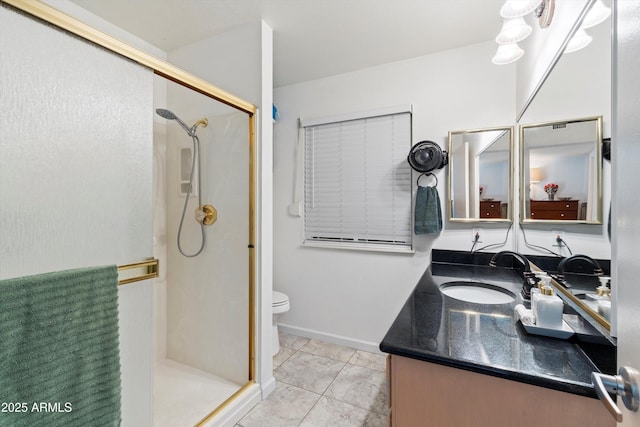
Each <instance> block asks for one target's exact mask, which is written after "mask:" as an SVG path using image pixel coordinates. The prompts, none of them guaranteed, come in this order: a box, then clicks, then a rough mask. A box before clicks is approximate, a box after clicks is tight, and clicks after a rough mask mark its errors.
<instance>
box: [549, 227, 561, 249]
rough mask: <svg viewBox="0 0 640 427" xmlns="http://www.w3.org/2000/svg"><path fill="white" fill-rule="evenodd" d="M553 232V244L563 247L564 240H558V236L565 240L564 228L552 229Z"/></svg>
mask: <svg viewBox="0 0 640 427" xmlns="http://www.w3.org/2000/svg"><path fill="white" fill-rule="evenodd" d="M551 234H552V235H553V244H552V245H551V246H556V247H559V248H561V247H563V246H564V245H563V244H562V242H558V238H560V239H562V240H564V231H562V230H552V231H551Z"/></svg>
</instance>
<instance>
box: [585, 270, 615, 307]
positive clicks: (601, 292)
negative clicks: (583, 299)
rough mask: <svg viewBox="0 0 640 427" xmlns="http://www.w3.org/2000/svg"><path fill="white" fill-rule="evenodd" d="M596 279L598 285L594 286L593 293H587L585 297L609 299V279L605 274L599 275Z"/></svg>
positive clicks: (598, 299) (599, 299)
mask: <svg viewBox="0 0 640 427" xmlns="http://www.w3.org/2000/svg"><path fill="white" fill-rule="evenodd" d="M598 279H599V280H600V286H598V287H597V288H596V293H595V294H587V299H589V300H591V301H610V300H611V289H610V288H609V286H608V285H609V284H610V282H611V279H610V278H609V277H607V276H600V277H598Z"/></svg>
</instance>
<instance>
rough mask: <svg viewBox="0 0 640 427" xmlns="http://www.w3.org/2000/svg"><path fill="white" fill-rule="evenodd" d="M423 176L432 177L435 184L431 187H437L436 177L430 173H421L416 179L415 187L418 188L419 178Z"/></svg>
mask: <svg viewBox="0 0 640 427" xmlns="http://www.w3.org/2000/svg"><path fill="white" fill-rule="evenodd" d="M423 176H432V177H433V179H434V180H435V181H436V182H435V184H433V187H437V186H438V177H437V176H435V175H434V174H432V173H431V172H423V173H421V174H420V175H418V179H417V180H416V185H417V186H418V187H420V178H422V177H423Z"/></svg>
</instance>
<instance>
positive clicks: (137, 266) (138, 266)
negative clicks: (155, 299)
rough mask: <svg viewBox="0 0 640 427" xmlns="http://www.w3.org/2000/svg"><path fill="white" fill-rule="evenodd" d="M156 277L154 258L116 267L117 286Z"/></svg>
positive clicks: (156, 266)
mask: <svg viewBox="0 0 640 427" xmlns="http://www.w3.org/2000/svg"><path fill="white" fill-rule="evenodd" d="M136 273H137V274H136ZM122 276H126V277H122ZM156 277H158V260H157V259H156V258H151V259H148V260H146V261H141V262H136V263H133V264H125V265H119V266H118V278H119V280H118V285H126V284H129V283H134V282H140V281H141V280H147V279H154V278H156Z"/></svg>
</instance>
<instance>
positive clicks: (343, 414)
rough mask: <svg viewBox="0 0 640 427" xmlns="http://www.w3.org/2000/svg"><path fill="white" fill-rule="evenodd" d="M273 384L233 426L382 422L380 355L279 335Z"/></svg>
mask: <svg viewBox="0 0 640 427" xmlns="http://www.w3.org/2000/svg"><path fill="white" fill-rule="evenodd" d="M273 368H274V376H275V378H276V382H277V383H276V384H277V385H276V389H275V391H274V392H273V393H271V395H269V397H268V398H267V399H266V400H264V401H262V402H260V403H259V404H257V405H256V406H255V407H254V408H253V409H252V410H251V411H250V412H249V413H248V414H247V415H246V416H245V417H244V418H242V419H241V420H240V421H239V422H238V424H237V425H236V426H237V427H254V426H255V427H271V426H273V427H285V426H304V427H321V426H331V427H338V426H345V427H347V426H366V427H378V426H380V427H384V426H386V425H387V415H388V409H387V406H386V395H385V393H386V391H385V390H386V384H385V372H384V371H385V356H384V355H382V354H374V353H368V352H365V351H360V350H354V349H352V348H348V347H341V346H337V345H334V344H328V343H324V342H321V341H316V340H310V339H307V338H301V337H297V336H294V335H288V334H282V333H281V334H280V352H279V353H278V354H277V355H275V356H274V358H273Z"/></svg>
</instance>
